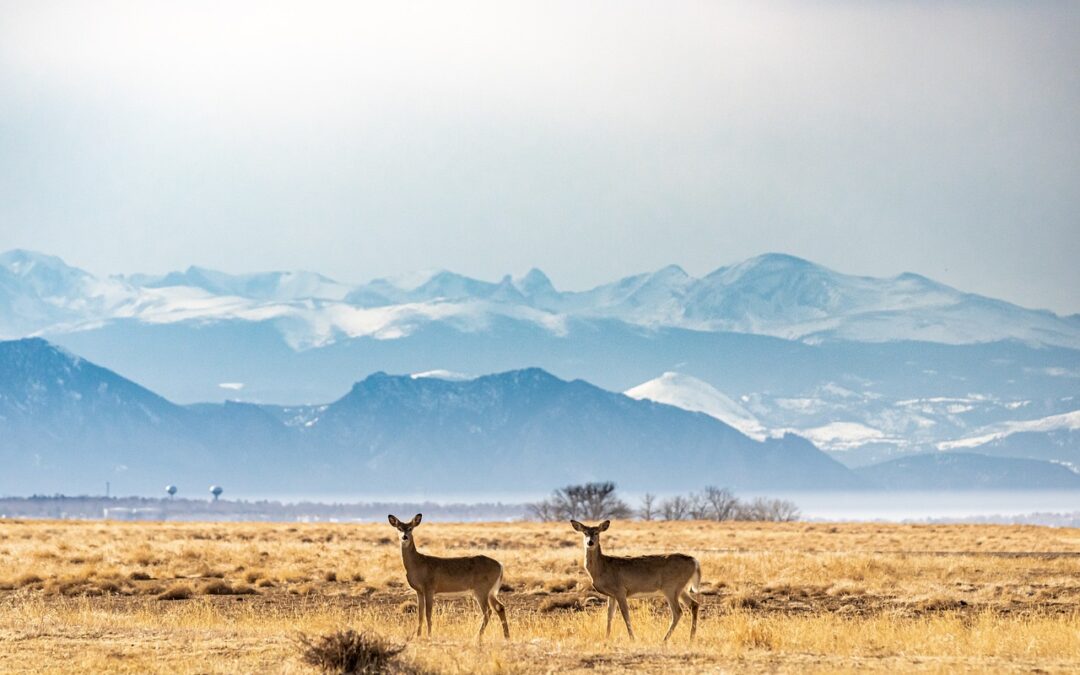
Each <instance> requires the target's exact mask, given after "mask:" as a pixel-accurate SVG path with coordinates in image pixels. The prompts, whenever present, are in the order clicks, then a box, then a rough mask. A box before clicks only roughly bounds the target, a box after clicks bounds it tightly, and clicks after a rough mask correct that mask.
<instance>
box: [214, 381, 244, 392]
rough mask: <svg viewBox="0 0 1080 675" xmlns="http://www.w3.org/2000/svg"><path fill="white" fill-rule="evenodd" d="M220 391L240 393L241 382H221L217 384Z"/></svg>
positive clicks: (242, 386)
mask: <svg viewBox="0 0 1080 675" xmlns="http://www.w3.org/2000/svg"><path fill="white" fill-rule="evenodd" d="M218 386H219V387H221V388H222V389H228V390H229V391H240V390H241V389H243V388H244V383H243V382H222V383H220V384H218Z"/></svg>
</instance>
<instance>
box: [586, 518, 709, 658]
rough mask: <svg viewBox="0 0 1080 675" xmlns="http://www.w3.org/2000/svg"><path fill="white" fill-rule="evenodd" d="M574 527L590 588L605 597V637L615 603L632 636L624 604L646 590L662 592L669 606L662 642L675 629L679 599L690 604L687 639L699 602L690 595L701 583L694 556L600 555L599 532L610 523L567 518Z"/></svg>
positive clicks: (694, 629) (694, 625) (693, 629)
mask: <svg viewBox="0 0 1080 675" xmlns="http://www.w3.org/2000/svg"><path fill="white" fill-rule="evenodd" d="M570 524H571V525H573V527H574V529H575V530H577V531H578V532H580V533H581V534H582V535H584V537H585V569H586V570H587V571H588V572H589V576H590V577H592V582H593V588H595V589H596V590H597V591H598V592H600V593H602V594H604V595H606V596H608V606H607V636H608V637H611V620H612V619H613V618H614V616H615V604H616V603H618V605H619V611H620V612H622V617H623V621H625V622H626V632H627V633H628V634H629V635H630V639H631V640H633V639H634V629H633V628H631V627H630V608H629V606H628V605H627V603H626V599H627V597H629V596H635V595H644V594H646V593H663V594H664V597H665V598H667V601H668V606H669V607H671V626H670V627H669V628H668V632H667V635H665V636H664V641H665V642H667V639H668V638H669V637H671V634H672V633H673V632H675V626H677V625H678V623H679V619H681V618H682V614H683V610H682V607H681V606H680V605H679V600H680V599H681V600H684V601H686V604H687V605H689V606H690V614H691V623H690V639H691V640H693V639H694V635H695V634H696V633H697V622H698V608H699V607H700V606H701V601H700V600H699V599H698V598H695V597H694V596H693V595H691V592H693V593H695V594H696V593H698V588H699V586H700V584H701V565H699V564H698V561H697V559H696V558H693V557H691V556H688V555H683V554H682V553H669V554H665V555H641V556H633V557H620V556H614V555H604V553H603V552H602V551H601V550H600V533H601V532H604V531H606V530H607V529H608V527H609V526H610V525H611V521H610V520H605V521H604V522H602V523H600V524H599V525H597V526H596V527H589V526H588V525H584V524H582V523H579V522H578V521H576V520H571V521H570Z"/></svg>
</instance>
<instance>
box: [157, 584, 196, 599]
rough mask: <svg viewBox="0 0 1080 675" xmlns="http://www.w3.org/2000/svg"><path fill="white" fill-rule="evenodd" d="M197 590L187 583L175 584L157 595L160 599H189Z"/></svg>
mask: <svg viewBox="0 0 1080 675" xmlns="http://www.w3.org/2000/svg"><path fill="white" fill-rule="evenodd" d="M194 595H195V591H194V590H193V589H192V588H191V586H189V585H187V584H173V585H172V586H169V587H168V588H167V589H165V590H164V591H163V592H162V593H161V594H160V595H158V596H157V599H158V600H187V599H188V598H190V597H192V596H194Z"/></svg>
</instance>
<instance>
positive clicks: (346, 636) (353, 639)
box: [297, 628, 411, 675]
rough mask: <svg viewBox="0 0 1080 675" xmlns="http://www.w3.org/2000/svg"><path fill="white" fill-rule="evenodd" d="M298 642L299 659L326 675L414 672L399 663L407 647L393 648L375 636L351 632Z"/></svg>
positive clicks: (390, 644)
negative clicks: (328, 674)
mask: <svg viewBox="0 0 1080 675" xmlns="http://www.w3.org/2000/svg"><path fill="white" fill-rule="evenodd" d="M297 642H298V644H299V647H300V659H301V660H302V661H303V662H304V663H306V664H307V665H309V666H314V667H315V668H318V669H319V670H321V671H322V672H324V673H342V674H345V673H356V674H357V675H379V674H381V673H398V672H411V670H410V669H409V668H407V667H405V666H404V665H403V664H401V663H398V661H397V657H398V655H399V654H401V652H403V651H404V650H405V647H404V645H397V644H392V643H390V642H388V641H386V640H385V639H383V638H382V637H380V636H378V635H376V634H374V633H369V632H363V633H357V632H356V631H355V630H353V629H351V628H350V629H348V630H339V631H336V632H334V633H329V634H327V635H322V636H320V637H317V638H310V637H308V636H306V635H301V636H300V637H299V638H298V639H297Z"/></svg>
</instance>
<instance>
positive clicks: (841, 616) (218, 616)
mask: <svg viewBox="0 0 1080 675" xmlns="http://www.w3.org/2000/svg"><path fill="white" fill-rule="evenodd" d="M399 515H403V516H411V515H412V514H399ZM416 535H417V542H418V544H419V547H420V549H421V550H422V551H426V552H429V553H434V554H448V555H462V554H467V553H476V552H483V553H486V554H488V555H491V556H493V557H496V558H498V559H499V560H501V561H502V562H503V563H504V565H505V566H506V577H505V580H504V591H503V593H502V596H501V597H502V599H503V601H504V602H505V603H506V605H507V608H508V612H509V618H510V627H511V631H512V639H511V641H510V642H509V643H506V642H504V641H503V640H502V638H501V636H500V635H499V631H498V628H497V626H489V628H488V633H487V635H486V636H485V640H484V643H483V644H482V645H479V646H478V645H477V644H476V643H475V641H474V639H473V636H474V634H475V631H476V628H477V626H478V624H479V614H478V612H477V611H476V609H475V605H474V604H473V602H472V600H471V599H466V598H449V599H445V598H440V600H439V601H438V602H437V603H436V609H435V632H434V635H433V637H432V638H430V639H428V638H421V639H411V638H410V635H411V633H412V631H413V630H414V629H415V625H416V608H415V602H414V598H415V596H414V594H413V593H412V591H411V590H410V589H409V588H408V587H407V586H406V585H405V578H404V572H403V569H402V564H401V559H400V553H399V547H398V543H397V540H396V533H395V531H394V530H393V528H391V527H390V526H389V525H386V524H364V525H354V524H255V523H206V524H201V523H200V524H190V523H119V522H56V521H47V522H41V521H36V522H35V521H10V520H8V521H0V672H5V673H6V672H132V673H144V672H167V673H208V672H226V673H231V672H235V673H250V672H260V673H262V672H270V673H274V672H277V673H311V672H314V671H313V670H312V669H311V668H310V667H309V666H306V665H304V664H303V663H302V661H301V659H300V653H301V652H300V649H299V648H298V643H297V640H298V636H299V635H300V634H307V635H309V636H318V635H321V634H324V633H329V632H332V631H335V630H338V629H343V628H355V629H357V630H372V631H375V632H377V633H379V634H381V635H383V636H385V637H387V638H389V639H391V640H393V641H396V642H399V643H406V642H407V647H406V648H405V650H404V651H403V652H402V654H401V655H400V656H399V657H398V658H399V659H400V660H401V662H402V663H404V664H407V665H410V666H412V667H414V668H416V669H418V670H422V671H428V672H453V673H472V672H481V673H502V672H506V673H540V672H556V671H560V672H561V671H584V670H589V671H600V672H622V671H626V670H641V671H664V672H667V673H682V672H702V671H706V672H718V671H732V672H748V671H763V672H800V673H801V672H838V671H839V672H844V671H864V670H881V671H885V670H889V671H920V672H956V671H979V672H986V671H1028V672H1067V671H1068V672H1077V671H1080V530H1075V529H1049V528H1039V527H1015V526H929V525H884V524H816V523H687V522H672V523H664V522H659V523H638V522H634V523H631V522H625V523H623V522H620V523H615V524H614V525H613V526H612V528H611V530H609V531H608V532H607V533H606V534H605V536H604V548H605V551H606V552H608V553H611V554H632V553H637V552H650V551H660V550H680V551H683V552H686V553H691V554H693V555H695V556H697V557H698V558H699V559H700V560H701V563H702V570H703V576H704V580H705V584H704V589H703V591H704V595H705V602H704V607H703V610H702V623H701V628H700V631H699V634H698V640H697V641H695V642H694V643H693V644H689V643H688V636H689V621H688V620H687V619H684V622H683V623H682V624H681V625H680V626H679V628H678V630H677V631H676V633H675V635H674V636H673V637H672V640H671V642H670V643H669V644H667V645H663V644H661V642H660V638H661V637H662V636H663V633H664V631H665V630H666V628H667V622H668V614H667V608H666V606H665V605H664V604H663V603H662V601H660V600H657V601H650V600H635V601H632V612H633V614H634V620H635V622H636V623H635V630H636V631H637V633H638V640H637V641H636V642H630V641H629V640H628V639H627V637H626V632H625V629H624V628H623V626H622V624H621V622H618V617H616V621H617V623H616V629H617V630H615V631H613V636H612V639H611V640H610V641H607V640H605V639H604V623H605V616H606V609H605V605H604V603H603V601H601V600H600V599H598V598H596V597H595V596H593V595H591V594H590V592H589V585H588V580H587V576H586V574H585V571H584V570H583V569H582V566H581V559H582V554H581V541H580V536H579V535H578V534H577V533H575V532H573V531H572V530H571V529H570V527H569V525H566V524H538V523H500V524H449V523H424V524H423V525H421V526H420V527H419V528H418V529H417V531H416Z"/></svg>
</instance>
